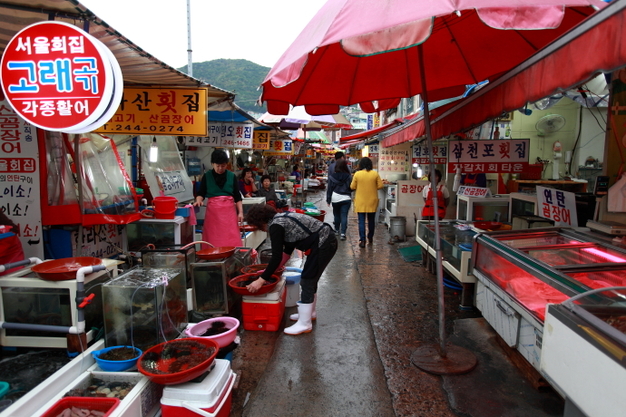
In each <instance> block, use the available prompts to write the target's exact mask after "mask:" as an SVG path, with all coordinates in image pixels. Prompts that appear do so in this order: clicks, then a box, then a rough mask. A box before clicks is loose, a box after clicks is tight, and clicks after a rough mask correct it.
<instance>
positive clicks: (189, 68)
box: [187, 0, 193, 77]
mask: <svg viewBox="0 0 626 417" xmlns="http://www.w3.org/2000/svg"><path fill="white" fill-rule="evenodd" d="M191 52H192V51H191V0H187V74H189V76H190V77H193V59H192V58H191Z"/></svg>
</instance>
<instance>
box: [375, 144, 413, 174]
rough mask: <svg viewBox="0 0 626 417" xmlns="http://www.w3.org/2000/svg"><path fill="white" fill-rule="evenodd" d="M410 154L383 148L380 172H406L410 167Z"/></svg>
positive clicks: (380, 158)
mask: <svg viewBox="0 0 626 417" xmlns="http://www.w3.org/2000/svg"><path fill="white" fill-rule="evenodd" d="M408 160H409V153H408V151H394V150H390V149H387V148H383V149H382V150H381V151H380V157H379V158H378V171H379V172H393V173H401V172H405V171H406V170H407V167H408Z"/></svg>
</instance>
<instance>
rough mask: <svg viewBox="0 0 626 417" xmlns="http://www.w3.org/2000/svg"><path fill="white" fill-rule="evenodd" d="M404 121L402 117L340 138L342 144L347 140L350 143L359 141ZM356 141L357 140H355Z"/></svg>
mask: <svg viewBox="0 0 626 417" xmlns="http://www.w3.org/2000/svg"><path fill="white" fill-rule="evenodd" d="M401 123H402V119H395V120H393V121H392V122H389V123H387V124H385V125H383V126H379V127H375V128H374V129H370V130H366V131H364V132H359V133H355V134H354V135H348V136H344V137H342V138H340V139H339V144H340V145H345V144H346V143H347V142H350V143H358V142H359V141H361V140H366V139H369V138H371V137H373V136H376V135H378V134H379V133H381V132H384V131H385V130H387V129H390V128H392V127H394V126H397V125H399V124H401ZM355 141H356V142H355Z"/></svg>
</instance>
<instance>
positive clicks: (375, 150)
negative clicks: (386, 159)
mask: <svg viewBox="0 0 626 417" xmlns="http://www.w3.org/2000/svg"><path fill="white" fill-rule="evenodd" d="M379 153H380V145H378V144H376V145H369V146H368V149H367V154H368V155H369V157H370V158H378V157H379Z"/></svg>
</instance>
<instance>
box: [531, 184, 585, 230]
mask: <svg viewBox="0 0 626 417" xmlns="http://www.w3.org/2000/svg"><path fill="white" fill-rule="evenodd" d="M537 214H539V216H540V217H543V218H544V219H550V220H553V221H554V224H555V226H572V227H577V226H578V216H577V214H576V194H575V193H570V192H568V191H561V190H556V189H554V188H547V187H541V186H537Z"/></svg>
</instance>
